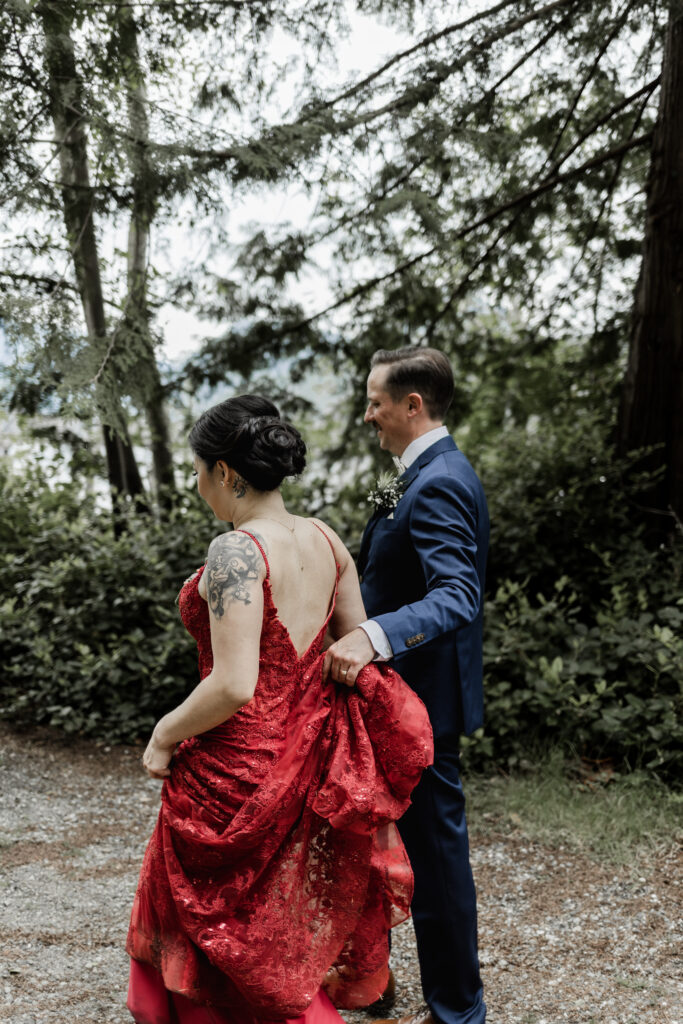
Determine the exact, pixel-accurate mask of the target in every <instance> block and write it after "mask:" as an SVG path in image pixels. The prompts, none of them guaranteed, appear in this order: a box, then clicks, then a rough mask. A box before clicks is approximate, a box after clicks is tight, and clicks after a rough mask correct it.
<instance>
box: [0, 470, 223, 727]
mask: <svg viewBox="0 0 683 1024" xmlns="http://www.w3.org/2000/svg"><path fill="white" fill-rule="evenodd" d="M38 475H39V474H37V473H36V474H35V476H33V475H32V476H31V480H28V481H27V482H25V483H23V484H19V483H17V482H16V481H13V482H10V481H8V479H7V478H6V477H5V478H4V479H2V481H0V485H1V490H2V495H3V506H4V509H5V515H4V517H3V522H2V526H1V527H0V530H1V536H0V543H1V547H2V558H1V561H0V581H1V587H2V593H3V594H4V595H5V597H4V600H3V602H2V604H1V605H0V646H1V648H2V663H3V676H2V680H1V681H0V688H1V692H2V705H3V714H6V715H10V716H11V717H13V718H16V719H19V720H21V721H25V722H36V723H44V724H50V725H56V726H59V727H60V728H61V729H63V730H65V731H66V732H76V733H80V734H84V735H106V736H108V737H109V738H110V739H112V740H130V739H132V738H135V737H138V736H144V735H145V734H146V733H148V732H149V731H150V730H151V727H152V726H153V724H154V722H155V721H156V720H157V718H158V717H159V715H160V714H161V713H163V711H164V710H168V709H170V708H171V707H173V706H175V704H177V703H178V701H179V700H180V699H181V698H182V697H183V696H184V694H185V692H186V691H187V690H188V689H189V688H191V687H192V685H194V683H195V682H196V681H197V664H196V653H195V649H194V645H193V643H192V641H191V640H190V638H189V637H188V635H187V633H186V632H185V630H184V628H183V626H182V624H181V622H180V620H179V617H178V611H177V608H176V607H175V604H174V600H173V598H174V595H175V594H176V593H177V592H178V590H179V589H180V586H181V585H182V582H183V580H184V579H185V578H186V577H187V576H189V575H190V574H191V573H192V572H193V571H194V570H195V569H196V568H197V566H198V565H200V564H201V562H202V561H203V558H204V556H205V552H206V549H207V547H208V544H209V542H210V540H211V537H212V536H214V535H215V533H216V532H218V530H217V525H216V524H215V523H214V524H212V522H211V517H210V515H207V514H206V512H205V510H203V509H202V510H200V509H199V508H198V505H197V502H196V500H194V499H189V498H188V499H186V500H183V501H182V502H179V504H178V505H177V506H176V508H175V509H174V511H173V512H172V513H169V518H168V519H167V520H166V521H165V522H164V523H160V522H155V521H154V520H152V519H148V518H145V519H143V520H140V519H136V521H135V523H134V524H132V526H131V529H130V530H128V531H126V532H124V533H123V534H122V535H121V536H119V537H118V538H115V537H114V536H113V533H112V527H111V521H110V517H109V516H108V515H107V513H106V512H104V511H103V510H102V509H101V508H98V507H97V505H96V503H95V502H94V501H93V500H92V499H86V500H83V499H82V495H81V494H80V493H79V492H78V490H77V489H76V488H74V487H73V486H71V485H65V486H61V487H58V488H56V489H55V490H54V491H51V490H49V489H46V490H43V491H42V492H39V491H36V489H35V487H34V485H33V483H32V480H33V479H35V478H37V476H38Z"/></svg>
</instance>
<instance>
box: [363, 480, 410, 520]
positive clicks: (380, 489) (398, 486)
mask: <svg viewBox="0 0 683 1024" xmlns="http://www.w3.org/2000/svg"><path fill="white" fill-rule="evenodd" d="M402 494H403V484H402V483H401V481H400V480H399V478H398V476H397V475H396V473H380V475H379V476H378V477H377V480H376V482H375V486H374V487H373V488H372V490H371V491H370V492H369V494H368V501H369V502H370V504H371V505H374V506H375V510H376V511H377V512H390V511H391V510H392V509H394V508H396V506H397V505H398V503H399V499H400V497H401V495H402Z"/></svg>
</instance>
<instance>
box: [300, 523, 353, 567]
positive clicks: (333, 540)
mask: <svg viewBox="0 0 683 1024" xmlns="http://www.w3.org/2000/svg"><path fill="white" fill-rule="evenodd" d="M307 522H309V523H313V524H314V526H316V527H317V528H318V529H319V530H321V531H322V532H323V533H324V534H325V536H326V537H327V539H328V541H329V542H330V544H331V545H332V550H333V551H334V556H335V558H336V560H337V562H338V563H339V565H340V566H341V567H343V566H344V565H345V563H346V562H347V560H348V559H350V558H351V555H350V554H349V550H348V548H347V547H346V545H345V544H344V542H343V541H342V539H341V537H340V536H339V534H338V533H337V532H336V531H335V530H333V529H332V527H331V526H330V525H329V523H326V522H325V521H324V520H323V519H318V518H317V517H315V516H310V517H309V518H308V519H307Z"/></svg>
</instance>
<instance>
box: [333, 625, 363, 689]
mask: <svg viewBox="0 0 683 1024" xmlns="http://www.w3.org/2000/svg"><path fill="white" fill-rule="evenodd" d="M374 656H375V649H374V647H373V646H372V644H371V643H370V638H369V636H368V634H367V633H366V632H365V630H364V629H361V628H360V626H357V627H356V629H352V630H351V632H350V633H347V634H346V636H343V637H342V638H341V640H337V642H336V643H334V644H332V646H331V647H328V649H327V651H326V652H325V659H324V661H323V679H327V677H328V676H332V678H333V679H334V680H335V682H337V683H346V685H347V686H353V685H354V683H355V682H356V679H357V677H358V673H359V672H360V670H361V669H362V668H365V666H366V665H368V664H369V663H370V662H371V661H372V659H373V658H374Z"/></svg>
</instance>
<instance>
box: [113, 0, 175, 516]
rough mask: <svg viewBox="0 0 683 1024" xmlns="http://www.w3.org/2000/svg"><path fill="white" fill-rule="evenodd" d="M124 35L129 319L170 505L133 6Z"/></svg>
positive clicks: (162, 495)
mask: <svg viewBox="0 0 683 1024" xmlns="http://www.w3.org/2000/svg"><path fill="white" fill-rule="evenodd" d="M118 18H119V39H120V44H121V54H122V58H123V70H124V76H125V84H126V101H127V110H128V125H129V130H130V142H129V144H128V159H129V162H130V166H131V170H132V185H133V205H132V210H131V217H130V225H129V229H128V299H127V303H126V325H127V328H128V330H129V331H130V332H132V333H133V334H134V335H135V342H136V346H137V347H138V348H139V350H140V352H141V360H142V362H143V363H144V368H143V377H144V380H145V386H144V388H143V396H144V397H143V402H144V407H145V416H146V419H147V426H148V428H149V432H150V437H151V451H152V463H153V466H154V477H155V480H156V484H157V489H158V494H159V500H160V502H161V503H162V504H165V505H168V504H170V503H171V502H172V495H173V492H174V489H175V480H174V477H173V456H172V453H171V442H170V436H169V428H168V419H167V417H166V410H165V396H164V387H163V383H162V380H161V376H160V374H159V368H158V366H157V363H156V359H155V356H154V340H153V338H152V333H151V331H150V317H149V307H148V302H147V264H148V258H149V234H150V225H151V223H152V220H153V218H154V214H155V212H156V208H157V187H156V184H155V181H156V178H155V174H154V168H153V167H152V166H151V164H150V161H149V145H148V144H149V119H148V116H147V95H146V89H145V78H144V74H143V70H142V66H141V64H140V53H139V48H138V37H137V27H136V24H135V19H134V16H133V13H132V11H131V9H130V8H122V9H121V11H120V12H119V14H118Z"/></svg>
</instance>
